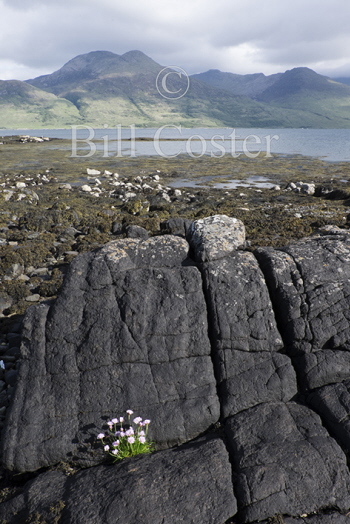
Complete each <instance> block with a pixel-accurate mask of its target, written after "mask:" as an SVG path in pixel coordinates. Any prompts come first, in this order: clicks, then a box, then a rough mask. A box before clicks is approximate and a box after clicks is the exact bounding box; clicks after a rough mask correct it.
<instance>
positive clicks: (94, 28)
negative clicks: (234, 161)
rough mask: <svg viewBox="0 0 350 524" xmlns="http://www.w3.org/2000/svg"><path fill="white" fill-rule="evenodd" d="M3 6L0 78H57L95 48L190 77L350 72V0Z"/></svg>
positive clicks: (87, 0)
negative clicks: (134, 53)
mask: <svg viewBox="0 0 350 524" xmlns="http://www.w3.org/2000/svg"><path fill="white" fill-rule="evenodd" d="M120 4H121V3H119V2H118V3H117V2H115V0H100V1H99V2H93V1H91V0H70V1H68V0H61V1H60V2H48V1H47V0H45V1H44V0H31V1H30V2H24V1H23V0H0V9H1V18H0V78H3V79H6V78H10V77H11V76H12V77H16V78H20V79H27V78H32V77H34V76H38V75H39V74H45V73H50V72H52V71H54V70H55V69H58V68H59V67H61V66H62V65H63V64H64V63H65V62H67V61H68V60H70V59H71V58H73V57H74V56H76V55H78V54H82V53H87V52H89V51H93V50H109V51H113V52H115V53H117V54H123V53H125V52H126V51H129V50H131V49H139V50H141V51H143V52H144V53H146V54H147V55H149V56H151V57H152V58H153V59H154V60H156V61H157V62H159V63H161V64H162V65H178V66H181V67H183V68H184V69H186V70H187V71H188V72H189V73H194V72H199V71H205V70H207V69H210V68H218V69H221V70H223V71H231V72H237V73H253V72H264V73H266V74H271V73H274V72H277V71H284V70H286V69H290V68H291V67H296V66H308V67H311V68H313V69H315V70H316V71H317V72H320V73H323V72H327V73H328V74H330V73H332V71H334V72H336V71H337V70H339V71H340V70H341V71H343V72H344V71H348V73H349V75H350V65H349V64H350V58H349V55H348V49H350V36H349V34H348V20H349V19H350V3H348V0H332V1H328V0H320V1H318V2H316V1H314V0H308V2H305V1H301V0H294V1H293V2H286V1H284V0H265V2H261V1H258V0H245V2H242V1H241V0H240V1H239V2H238V1H232V0H216V2H212V1H209V0H192V1H191V3H188V2H187V1H186V2H185V1H184V0H177V1H174V0H168V1H167V2H162V3H161V2H159V0H129V1H128V2H123V3H122V5H120Z"/></svg>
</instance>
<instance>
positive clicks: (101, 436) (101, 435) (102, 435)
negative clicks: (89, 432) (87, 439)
mask: <svg viewBox="0 0 350 524" xmlns="http://www.w3.org/2000/svg"><path fill="white" fill-rule="evenodd" d="M104 436H105V434H104V433H99V434H98V435H97V438H104Z"/></svg>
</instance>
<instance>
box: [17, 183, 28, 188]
mask: <svg viewBox="0 0 350 524" xmlns="http://www.w3.org/2000/svg"><path fill="white" fill-rule="evenodd" d="M16 187H17V189H22V188H23V187H27V184H25V183H24V182H16Z"/></svg>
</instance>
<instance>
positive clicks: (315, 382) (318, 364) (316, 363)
mask: <svg viewBox="0 0 350 524" xmlns="http://www.w3.org/2000/svg"><path fill="white" fill-rule="evenodd" d="M293 364H294V367H295V369H296V370H297V373H298V377H299V384H300V387H301V388H302V389H303V390H308V389H315V388H319V387H321V386H325V385H327V384H332V383H336V382H342V381H343V380H346V379H350V353H349V352H348V351H338V350H335V351H333V350H330V349H324V350H320V351H315V352H314V353H305V354H304V355H302V356H300V357H295V358H294V359H293Z"/></svg>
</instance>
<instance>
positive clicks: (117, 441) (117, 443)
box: [112, 440, 120, 447]
mask: <svg viewBox="0 0 350 524" xmlns="http://www.w3.org/2000/svg"><path fill="white" fill-rule="evenodd" d="M119 444H120V442H119V440H115V441H114V442H112V446H114V447H116V446H119Z"/></svg>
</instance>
